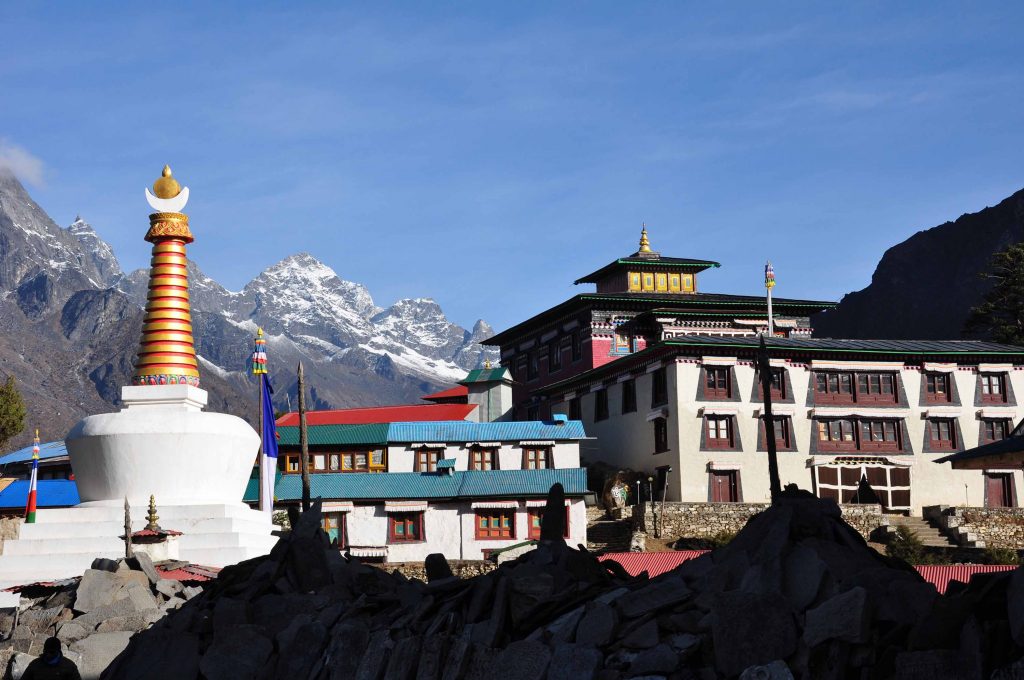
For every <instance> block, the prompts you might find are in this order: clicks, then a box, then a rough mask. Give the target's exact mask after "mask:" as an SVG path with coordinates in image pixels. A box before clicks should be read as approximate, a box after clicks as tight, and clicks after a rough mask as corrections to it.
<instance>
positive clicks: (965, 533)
mask: <svg viewBox="0 0 1024 680" xmlns="http://www.w3.org/2000/svg"><path fill="white" fill-rule="evenodd" d="M924 516H925V517H926V518H927V519H929V520H930V521H932V522H934V523H936V524H938V525H939V528H940V529H941V530H942V531H943V533H945V534H946V535H947V536H949V537H950V538H952V539H953V540H954V541H956V542H957V543H959V544H960V545H963V546H972V547H978V548H982V547H984V548H1012V549H1014V550H1022V549H1024V508H970V507H962V506H961V507H952V506H947V505H932V506H929V507H926V508H925V509H924Z"/></svg>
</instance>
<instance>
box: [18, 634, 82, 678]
mask: <svg viewBox="0 0 1024 680" xmlns="http://www.w3.org/2000/svg"><path fill="white" fill-rule="evenodd" d="M21 680H82V676H81V675H80V674H79V672H78V666H76V665H75V662H74V661H72V660H71V659H69V658H67V657H66V656H64V654H63V653H62V652H61V649H60V640H59V639H57V638H55V637H52V638H47V639H46V642H44V643H43V655H42V656H41V657H39V658H38V659H35V660H33V661H32V663H30V664H29V665H28V668H26V669H25V674H24V675H22V676H21Z"/></svg>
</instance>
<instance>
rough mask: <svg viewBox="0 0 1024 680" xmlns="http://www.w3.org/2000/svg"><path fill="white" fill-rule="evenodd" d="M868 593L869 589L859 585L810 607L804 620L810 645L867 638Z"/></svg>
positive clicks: (806, 641) (806, 637)
mask: <svg viewBox="0 0 1024 680" xmlns="http://www.w3.org/2000/svg"><path fill="white" fill-rule="evenodd" d="M867 597H868V593H867V591H866V590H864V589H863V588H861V587H859V586H858V587H856V588H851V589H850V590H847V591H846V592H845V593H840V594H839V595H836V596H835V597H832V598H830V599H828V600H826V601H825V602H823V603H821V604H820V605H819V606H817V607H815V608H814V609H811V610H809V611H808V612H807V618H806V620H805V623H804V642H805V643H807V646H808V647H814V646H816V645H819V644H821V643H822V642H824V641H825V640H833V639H834V640H843V641H845V642H864V641H865V640H866V639H867V634H868V624H869V620H868V619H869V617H868V612H867Z"/></svg>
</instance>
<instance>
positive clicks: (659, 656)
mask: <svg viewBox="0 0 1024 680" xmlns="http://www.w3.org/2000/svg"><path fill="white" fill-rule="evenodd" d="M677 666H679V658H678V657H677V656H676V653H675V652H673V651H672V648H671V647H669V646H668V645H666V644H664V643H662V644H660V645H657V646H655V647H651V648H650V649H647V650H645V651H643V652H640V653H639V654H637V656H636V658H635V659H633V663H631V664H630V665H629V672H630V673H631V674H632V675H645V674H653V673H671V672H672V671H674V670H675V669H676V667H677Z"/></svg>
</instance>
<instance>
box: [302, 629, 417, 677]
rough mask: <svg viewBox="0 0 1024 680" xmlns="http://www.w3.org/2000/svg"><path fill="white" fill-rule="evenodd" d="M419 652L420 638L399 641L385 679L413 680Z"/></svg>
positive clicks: (389, 660)
mask: <svg viewBox="0 0 1024 680" xmlns="http://www.w3.org/2000/svg"><path fill="white" fill-rule="evenodd" d="M419 651H420V639H419V638H418V637H407V638H402V639H401V640H399V641H398V642H397V643H396V644H395V648H394V649H393V650H392V651H391V658H390V659H388V667H387V670H386V671H385V673H384V677H385V678H387V679H388V680H413V678H415V676H416V665H417V660H418V656H419ZM296 677H297V676H296Z"/></svg>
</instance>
